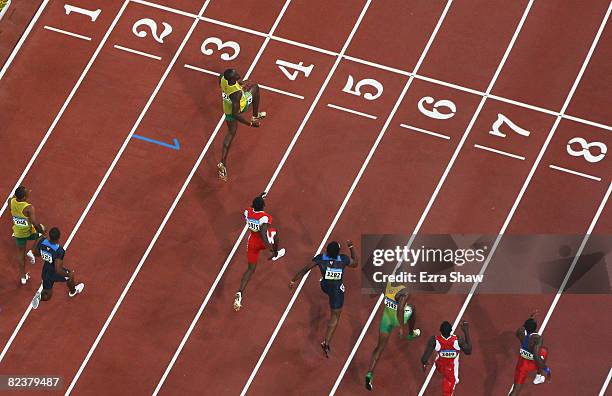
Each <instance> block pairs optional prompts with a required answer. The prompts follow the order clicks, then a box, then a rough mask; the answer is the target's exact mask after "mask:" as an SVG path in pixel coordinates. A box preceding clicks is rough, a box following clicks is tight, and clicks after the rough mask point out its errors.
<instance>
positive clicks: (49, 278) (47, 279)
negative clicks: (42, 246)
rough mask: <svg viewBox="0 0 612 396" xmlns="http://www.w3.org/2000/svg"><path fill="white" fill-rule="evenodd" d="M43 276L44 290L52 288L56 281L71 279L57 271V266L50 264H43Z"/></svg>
mask: <svg viewBox="0 0 612 396" xmlns="http://www.w3.org/2000/svg"><path fill="white" fill-rule="evenodd" d="M41 278H42V284H43V290H51V289H53V284H54V283H55V282H68V279H70V278H68V277H65V276H62V275H60V274H58V273H57V272H55V268H50V267H48V266H43V270H42V274H41Z"/></svg>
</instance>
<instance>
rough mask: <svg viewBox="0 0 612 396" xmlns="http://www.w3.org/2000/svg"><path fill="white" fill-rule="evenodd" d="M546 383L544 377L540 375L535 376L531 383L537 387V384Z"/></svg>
mask: <svg viewBox="0 0 612 396" xmlns="http://www.w3.org/2000/svg"><path fill="white" fill-rule="evenodd" d="M545 381H546V377H545V376H543V375H542V374H536V377H535V379H534V380H533V383H534V384H535V385H539V384H543V383H544V382H545Z"/></svg>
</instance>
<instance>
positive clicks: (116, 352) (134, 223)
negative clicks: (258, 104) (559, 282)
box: [0, 0, 612, 395]
mask: <svg viewBox="0 0 612 396" xmlns="http://www.w3.org/2000/svg"><path fill="white" fill-rule="evenodd" d="M66 4H69V5H71V6H76V7H81V8H83V10H80V11H75V10H74V9H71V12H70V13H68V14H67V12H66V11H67V9H66V8H65V5H66ZM227 4H228V3H227V2H226V3H225V5H224V2H223V1H217V0H213V1H210V2H208V1H206V2H202V3H201V4H196V2H193V1H186V0H181V1H173V2H169V1H166V2H161V1H160V2H158V3H157V4H153V3H146V2H143V1H126V2H125V3H124V2H120V1H110V2H104V3H100V4H98V5H97V4H95V2H91V1H89V2H85V1H74V2H69V3H63V2H55V1H51V2H50V3H49V4H48V5H47V6H46V8H45V10H44V11H43V13H42V15H41V17H40V19H39V20H38V21H37V23H36V25H35V26H34V28H33V30H32V32H31V33H30V34H29V36H28V37H27V39H26V40H25V41H24V45H23V46H22V47H21V48H20V50H19V52H18V54H17V56H16V57H15V59H14V61H13V62H12V64H10V65H9V68H8V71H7V72H6V74H5V75H4V76H2V79H1V80H0V102H1V108H2V109H3V110H2V113H1V114H2V115H1V117H2V119H1V121H2V122H0V128H1V133H0V154H1V155H2V158H3V172H2V173H3V175H4V176H5V177H3V178H2V181H1V183H0V190H1V193H2V195H4V196H7V197H8V196H9V195H10V193H11V191H12V189H13V188H14V186H15V184H16V183H17V182H18V181H19V182H20V183H21V182H23V183H24V184H26V185H28V186H30V188H32V190H33V195H32V202H33V203H35V205H36V206H37V208H38V211H39V212H40V214H39V216H40V217H41V220H42V221H43V222H44V223H45V224H47V225H58V226H59V227H61V228H62V230H63V234H64V241H65V243H66V245H68V246H69V256H68V258H69V262H70V263H74V266H75V267H76V268H77V276H79V277H80V278H81V279H82V280H83V281H85V282H86V283H87V287H86V292H85V294H83V295H82V296H79V298H77V299H75V300H74V301H73V300H70V301H67V297H65V295H64V294H63V293H62V292H61V291H60V290H58V291H57V293H56V294H55V296H54V298H53V301H52V302H51V303H49V304H44V305H43V307H42V308H41V309H39V310H37V311H31V310H26V308H27V306H28V304H29V301H30V299H31V298H32V295H33V293H34V292H35V290H36V287H37V284H38V281H39V277H38V272H39V268H38V267H35V268H32V269H31V272H32V274H33V275H34V277H33V280H34V282H32V283H31V284H30V285H29V286H27V287H25V288H22V287H18V286H17V285H16V282H15V281H13V278H11V277H8V276H7V277H5V278H4V281H2V282H0V296H1V297H0V301H1V304H2V305H1V309H2V310H1V311H0V320H1V323H2V326H1V327H0V339H1V344H2V348H3V349H2V355H1V356H0V357H1V361H0V372H1V373H2V374H8V373H10V374H24V375H25V374H51V373H52V374H56V375H61V376H62V377H63V378H64V391H62V393H65V392H66V391H68V392H74V393H75V394H99V393H100V391H101V390H102V389H103V390H104V393H106V394H126V393H132V394H151V393H154V392H155V393H160V394H201V393H202V390H203V389H205V390H206V393H207V394H209V393H210V394H238V393H240V392H246V391H248V393H249V394H280V393H288V394H295V393H299V394H308V393H310V394H327V393H330V392H336V393H337V394H356V393H364V392H365V390H364V389H363V385H362V379H363V378H362V377H363V375H364V374H365V370H366V368H367V364H368V360H369V356H370V353H371V351H372V349H373V347H374V344H375V342H376V337H377V322H378V319H377V316H374V315H377V312H378V311H374V309H375V307H376V304H377V300H378V299H377V298H376V296H374V297H372V296H366V295H362V294H361V293H360V292H359V291H358V288H359V282H360V278H359V274H358V273H357V271H355V272H354V273H349V274H348V275H347V279H346V284H347V298H346V300H347V301H346V305H345V307H346V308H345V310H344V313H343V317H342V319H341V321H340V325H339V327H338V330H337V333H336V336H335V341H334V345H333V350H332V352H333V354H332V357H331V358H330V359H329V360H326V359H324V358H322V357H321V353H320V350H319V346H318V341H319V338H320V336H321V334H322V332H323V330H324V326H325V321H326V319H327V315H328V308H327V305H326V300H325V299H324V298H322V296H321V292H320V290H319V288H318V285H317V282H316V279H314V277H309V278H307V279H305V281H303V282H302V283H301V284H300V287H299V288H298V289H297V290H296V291H295V292H291V291H289V290H288V289H287V282H288V279H289V278H290V277H291V276H292V275H293V273H295V271H296V270H297V269H298V268H300V267H301V266H302V265H303V264H304V262H305V261H306V260H308V259H309V257H311V256H312V254H313V253H314V251H316V250H317V248H320V246H322V245H323V244H324V243H325V242H326V241H327V240H328V239H330V238H334V239H336V238H337V239H342V240H344V239H347V238H351V239H353V240H359V237H360V235H361V234H365V233H404V234H409V233H411V232H413V231H415V232H420V233H489V234H494V235H495V234H506V233H507V234H524V233H540V234H546V233H556V234H562V233H567V234H570V233H573V234H578V235H585V234H590V233H594V234H609V233H610V232H612V223H611V222H610V219H611V218H612V216H610V204H609V202H608V197H609V195H610V185H611V184H610V183H611V181H612V180H611V178H610V175H611V172H610V170H611V166H610V160H609V158H607V157H605V156H603V158H602V159H601V160H599V161H597V162H592V163H591V162H588V161H585V156H581V155H578V156H572V155H568V152H567V149H566V145H567V143H568V141H569V140H570V139H572V138H574V137H582V138H583V139H585V140H586V141H587V142H600V144H605V145H607V146H610V144H611V143H612V142H611V139H610V131H611V130H612V127H611V126H610V125H612V116H611V113H610V112H609V99H608V95H609V92H610V85H611V84H612V81H611V79H612V77H611V73H610V61H609V60H610V59H612V53H611V48H612V45H611V44H612V30H611V28H610V24H609V23H608V24H606V22H607V20H608V17H609V14H610V3H608V2H606V1H602V0H592V1H591V2H590V3H589V7H585V6H584V3H583V2H578V1H573V2H566V3H564V5H563V7H562V6H559V5H558V3H557V2H554V1H552V0H550V1H542V0H536V1H533V2H530V1H517V2H502V1H496V2H478V4H476V3H474V2H469V3H468V2H460V1H458V2H444V1H411V2H408V3H406V2H400V1H391V0H388V1H372V2H370V1H363V0H362V1H354V2H350V3H349V2H342V3H339V4H336V5H334V6H333V7H332V6H330V5H326V3H317V2H312V1H296V0H293V1H286V2H281V1H258V2H255V1H234V2H232V4H235V5H236V7H237V9H239V10H240V12H235V13H228V12H227ZM169 6H171V7H173V9H170V8H167V7H169ZM69 9H70V7H69ZM98 9H99V10H100V12H99V13H97V12H96V10H98ZM475 10H477V12H476V11H475ZM228 14H230V15H228ZM198 16H199V17H200V18H198ZM144 18H148V19H150V20H152V21H153V22H152V24H151V25H150V26H156V29H157V35H158V39H159V40H155V39H154V38H153V37H152V36H151V30H150V29H151V27H150V26H147V25H142V20H143V19H144ZM395 18H397V19H399V20H401V22H400V23H395V22H394V21H395ZM139 21H140V22H139ZM145 22H146V21H145ZM162 22H165V23H166V24H168V25H170V26H171V29H172V31H171V33H169V34H167V35H163V34H162V31H163V30H164V26H163V25H162ZM138 23H141V25H140V27H138V26H137V28H134V25H135V24H138ZM49 27H50V28H52V29H55V30H51V29H49ZM57 29H61V30H62V31H67V32H71V33H73V34H77V35H79V36H80V37H76V36H74V35H67V34H65V33H60V32H58V31H57ZM133 30H136V31H147V32H148V33H147V35H146V36H145V37H138V36H136V35H135V34H134V32H133ZM166 31H168V30H166ZM160 36H163V37H160ZM213 37H216V38H217V39H218V40H219V41H217V42H218V43H219V44H221V45H224V47H222V48H221V49H220V50H218V48H217V47H216V46H215V40H214V39H212V38H213ZM160 41H161V42H160ZM230 42H234V43H236V44H230ZM203 43H204V44H205V45H204V46H203ZM116 46H119V47H120V48H117V47H116ZM122 48H123V49H122ZM126 48H127V49H132V50H136V51H139V52H140V53H134V52H127V51H126V50H125V49H126ZM203 49H204V50H206V51H207V53H208V54H209V55H206V54H204V53H203V52H202V50H203ZM209 49H211V50H212V52H209V51H208V50H209ZM143 53H145V54H146V55H143ZM221 53H226V54H227V55H226V56H225V58H228V57H229V58H231V59H230V60H229V61H225V60H223V59H222V58H221V56H220V54H221ZM278 60H281V61H285V62H291V63H293V64H299V63H300V62H303V63H302V66H301V68H308V67H309V66H310V65H313V67H312V68H311V69H310V68H308V69H305V70H309V71H308V72H307V73H304V72H302V71H299V70H298V71H297V72H296V75H297V77H296V78H295V80H291V79H290V78H289V75H291V73H293V72H294V69H291V68H287V74H285V73H284V72H282V71H281V68H279V66H278V64H277V62H278ZM228 65H231V66H232V67H235V68H237V69H239V70H240V71H242V72H243V73H247V71H248V73H249V78H250V79H251V80H254V81H257V82H259V83H261V84H263V85H264V86H265V87H266V90H264V91H263V94H264V97H263V100H264V108H265V109H266V110H267V111H268V112H269V114H270V116H269V119H267V120H266V121H265V123H264V124H263V127H262V128H260V129H257V130H253V129H246V128H241V129H240V132H239V135H240V136H239V137H238V138H237V140H236V141H235V143H234V146H233V147H232V152H231V153H230V158H229V161H230V164H229V172H230V183H228V184H221V183H219V182H218V181H217V180H216V175H215V172H214V164H215V163H216V161H217V160H218V153H219V150H220V145H221V140H222V136H223V132H224V129H219V127H220V126H221V125H220V123H219V120H220V119H219V111H218V110H219V103H218V102H219V100H218V91H217V87H216V77H214V76H213V75H212V74H211V72H212V73H215V72H219V71H222V70H223V69H224V68H226V67H228ZM305 74H308V76H306V75H305ZM349 76H352V79H353V86H352V87H348V88H347V81H348V79H349ZM364 79H374V80H376V82H377V83H376V82H374V83H373V82H371V81H370V85H368V84H366V85H364V86H363V87H362V88H361V94H358V93H357V92H355V93H354V94H351V93H348V92H346V91H348V90H350V89H353V90H354V89H355V86H356V85H357V84H358V83H359V81H361V80H364ZM271 89H273V90H271ZM366 92H367V93H369V94H370V95H366ZM424 97H431V98H433V99H434V100H435V101H438V100H447V101H448V100H450V101H452V103H453V104H454V105H455V108H454V109H452V110H453V111H451V109H450V108H448V107H446V108H445V107H440V108H439V110H440V112H441V113H444V114H449V111H450V112H451V113H454V114H453V115H452V117H447V118H446V119H443V118H441V117H440V116H437V118H436V114H432V112H431V111H432V110H431V109H432V107H431V105H430V104H427V103H425V104H423V98H424ZM419 103H421V105H420V107H421V108H420V109H419ZM446 103H448V102H446ZM330 105H331V106H330ZM341 108H342V109H345V110H341ZM346 109H349V110H352V112H347V111H346ZM498 114H503V115H504V116H505V117H507V118H508V119H510V120H512V122H514V123H515V124H517V125H519V126H520V127H521V128H523V129H525V130H528V131H530V135H529V136H528V137H525V136H521V135H519V134H516V133H515V132H513V131H512V129H509V128H508V127H507V125H506V126H504V127H502V129H503V131H504V132H505V133H506V137H505V138H500V137H498V136H494V135H492V134H490V133H489V131H490V130H491V125H492V123H493V122H494V121H495V120H496V119H497V118H498ZM222 128H224V127H223V126H222ZM15 131H19V136H20V139H19V140H17V139H15V138H14V136H15ZM423 131H427V132H434V133H435V134H436V136H434V135H432V134H430V133H425V132H423ZM218 132H220V133H218ZM134 134H136V135H140V136H145V137H147V138H150V139H154V140H156V141H160V142H165V143H167V144H168V145H170V146H173V145H175V143H174V142H175V141H174V140H173V139H178V142H179V144H178V145H176V146H175V147H176V148H178V150H175V149H172V148H170V147H167V146H162V145H156V144H152V143H150V142H147V141H143V140H139V139H135V138H134V137H133V135H134ZM24 142H25V143H24ZM476 145H477V146H476ZM177 146H180V147H177ZM483 147H484V148H483ZM576 147H578V146H574V148H576ZM487 148H488V149H489V150H487ZM490 149H494V150H496V151H495V152H493V151H491V150H490ZM598 153H599V152H598V151H597V149H596V148H595V149H593V150H592V154H593V155H597V154H598ZM551 165H552V166H554V167H555V168H552V167H551ZM560 169H564V170H560ZM568 170H569V171H571V172H574V173H568ZM264 189H267V190H269V191H270V197H269V199H268V205H269V210H270V211H271V213H273V215H274V217H275V219H276V221H277V222H278V226H279V228H280V230H281V232H282V234H281V237H282V239H283V244H284V245H285V246H287V247H288V255H287V258H286V260H285V259H284V260H283V261H282V262H279V263H275V264H274V265H272V264H269V263H262V265H261V266H260V267H261V268H259V270H258V271H257V274H256V275H255V278H254V279H253V280H252V282H251V283H250V286H249V289H248V291H247V294H246V295H245V308H244V310H242V311H241V312H240V313H238V314H236V313H235V312H233V311H232V309H231V303H232V299H233V294H234V292H235V289H236V287H237V284H238V283H239V279H240V276H241V275H242V272H243V270H244V252H243V249H244V247H243V246H244V242H245V241H244V238H243V237H244V229H243V220H242V218H241V210H242V208H243V207H244V206H245V205H246V204H248V202H250V199H251V198H252V196H254V195H255V194H257V193H259V192H261V191H263V190H264ZM381 197H383V200H381ZM4 211H5V208H4V207H3V208H2V224H3V227H7V228H8V226H9V218H8V216H6V215H5V214H4ZM1 238H2V239H1V240H2V242H1V243H2V245H3V246H4V248H3V249H2V253H1V254H2V262H4V263H6V264H5V267H4V268H6V271H5V272H8V273H11V272H10V271H14V270H12V268H14V266H13V264H12V244H13V241H12V240H11V238H10V236H9V234H7V233H4V234H2V236H1ZM582 241H583V239H581V240H580V241H578V242H577V243H576V246H575V249H576V250H575V251H574V252H573V253H574V255H576V256H579V253H580V252H582V250H581V249H580V248H579V245H580V244H581V242H582ZM585 248H586V249H588V240H585ZM497 249H498V251H503V249H504V243H503V238H500V240H499V245H498V247H497ZM500 256H501V255H500ZM496 257H497V256H496V254H495V252H493V253H492V254H491V257H490V260H489V261H488V262H487V264H485V265H486V266H487V267H486V268H485V270H486V271H489V272H492V273H499V271H500V270H499V266H501V265H503V263H502V262H499V263H496ZM577 260H578V263H577V265H580V260H579V257H577ZM37 265H38V264H37ZM496 266H498V270H497V271H498V272H495V271H496ZM506 272H507V275H508V276H509V277H510V280H509V282H512V281H513V282H523V281H526V280H525V279H523V277H526V278H527V280H528V278H529V275H530V274H529V273H528V271H527V272H525V271H515V272H512V271H506ZM14 278H15V279H17V276H16V275H15V277H14ZM554 298H555V294H554V293H550V294H541V295H520V296H517V295H492V294H478V290H477V289H476V293H475V294H474V295H473V297H472V296H469V297H468V299H467V300H466V296H460V295H444V296H441V295H427V296H425V295H419V296H415V297H414V299H415V304H416V305H417V307H418V308H419V319H418V321H419V327H420V328H421V329H422V331H423V332H424V333H425V335H429V334H431V333H432V332H433V331H435V329H436V328H437V327H438V325H439V323H440V321H442V320H450V321H458V320H459V319H460V317H463V318H465V319H466V320H468V321H470V323H471V326H472V334H473V337H474V344H475V352H474V355H473V356H470V357H467V358H466V357H464V358H463V359H462V369H461V376H462V383H461V384H460V385H459V387H458V391H457V393H458V394H483V395H484V394H504V393H503V392H507V390H508V388H509V386H510V384H511V382H512V375H513V365H514V362H515V349H516V345H515V341H514V339H513V337H512V334H511V331H513V329H514V328H515V327H516V326H517V325H518V324H520V323H521V322H522V320H524V318H525V316H526V315H528V313H529V312H530V311H532V310H533V309H539V310H540V312H541V313H540V321H542V319H543V318H544V317H545V316H546V313H547V312H549V308H554V311H552V309H551V310H550V313H551V316H550V319H549V320H547V326H546V328H545V340H546V344H547V345H548V346H549V347H550V348H551V350H552V355H551V361H550V364H551V366H552V367H553V369H554V370H555V371H554V374H555V377H554V382H553V383H552V384H548V385H544V386H540V387H539V388H538V389H537V391H538V394H546V395H548V394H550V395H560V394H564V395H565V394H567V395H574V394H598V393H599V392H600V390H601V389H602V385H603V384H604V381H605V380H606V378H607V376H608V373H609V370H610V362H609V359H608V358H607V356H606V355H605V354H593V353H586V352H584V351H592V350H596V348H598V347H599V345H600V344H601V341H602V340H606V339H608V340H609V335H608V334H607V331H606V329H608V328H610V325H611V324H612V319H610V317H609V315H604V316H601V315H598V313H600V312H606V311H608V310H609V306H610V299H609V295H577V294H567V295H563V296H562V297H561V298H560V299H558V302H557V301H555V302H554V305H552V304H553V301H554ZM373 312H374V315H373ZM455 318H456V319H455ZM50 334H55V335H57V337H54V341H53V348H50V347H49V341H48V339H49V335H50ZM585 334H588V336H585ZM425 339H426V337H423V338H422V339H419V340H417V341H414V342H413V343H411V344H409V345H408V347H405V345H400V344H399V343H398V342H397V340H392V341H391V342H390V344H389V346H388V348H387V350H386V351H385V354H384V356H383V358H382V360H381V361H380V363H379V366H378V367H377V374H376V377H375V386H376V390H377V391H380V392H384V393H391V392H400V391H403V392H406V391H408V392H409V394H418V393H419V392H425V394H438V393H439V387H440V383H439V378H438V377H437V376H434V377H433V379H432V380H431V382H429V380H428V379H427V376H426V375H425V374H423V373H422V372H421V371H420V367H419V363H418V359H419V357H420V354H421V353H422V350H423V348H424V343H425ZM568 340H571V344H572V347H571V348H567V347H566V346H567V344H568V342H569V341H568ZM585 359H590V361H591V363H589V364H579V363H578V361H580V360H585ZM397 373H401V375H397ZM529 392H534V391H533V390H532V389H530V390H529V391H528V392H525V393H526V394H529ZM602 392H603V391H602ZM602 394H603V393H602Z"/></svg>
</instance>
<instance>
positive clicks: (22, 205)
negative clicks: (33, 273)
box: [8, 186, 44, 285]
mask: <svg viewBox="0 0 612 396" xmlns="http://www.w3.org/2000/svg"><path fill="white" fill-rule="evenodd" d="M29 193H30V192H29V191H28V189H27V188H25V187H23V186H21V187H18V188H17V189H16V190H15V196H13V197H11V198H9V200H8V204H9V207H10V208H11V216H12V218H13V237H14V238H15V243H16V244H17V263H18V264H19V276H20V280H21V284H22V285H25V284H26V283H27V282H28V279H30V274H29V273H27V272H26V270H25V257H26V245H27V242H28V241H34V240H37V239H39V238H40V237H42V235H43V234H44V226H43V225H42V224H38V223H37V222H36V212H35V210H34V205H32V204H30V203H29V202H28V201H27V199H28V195H29ZM27 256H28V258H29V259H30V262H31V263H32V264H34V262H35V259H34V254H33V253H32V251H31V250H30V251H29V252H28V253H27Z"/></svg>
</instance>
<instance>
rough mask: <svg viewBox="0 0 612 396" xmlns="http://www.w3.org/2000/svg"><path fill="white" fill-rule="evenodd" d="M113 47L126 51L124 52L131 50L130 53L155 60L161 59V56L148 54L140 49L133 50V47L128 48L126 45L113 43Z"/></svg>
mask: <svg viewBox="0 0 612 396" xmlns="http://www.w3.org/2000/svg"><path fill="white" fill-rule="evenodd" d="M113 47H115V48H117V49H118V50H122V51H126V52H131V53H132V54H136V55H140V56H144V57H147V58H151V59H155V60H161V59H162V58H161V56H157V55H153V54H149V53H148V52H142V51H138V50H135V49H132V48H128V47H122V46H120V45H113Z"/></svg>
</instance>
